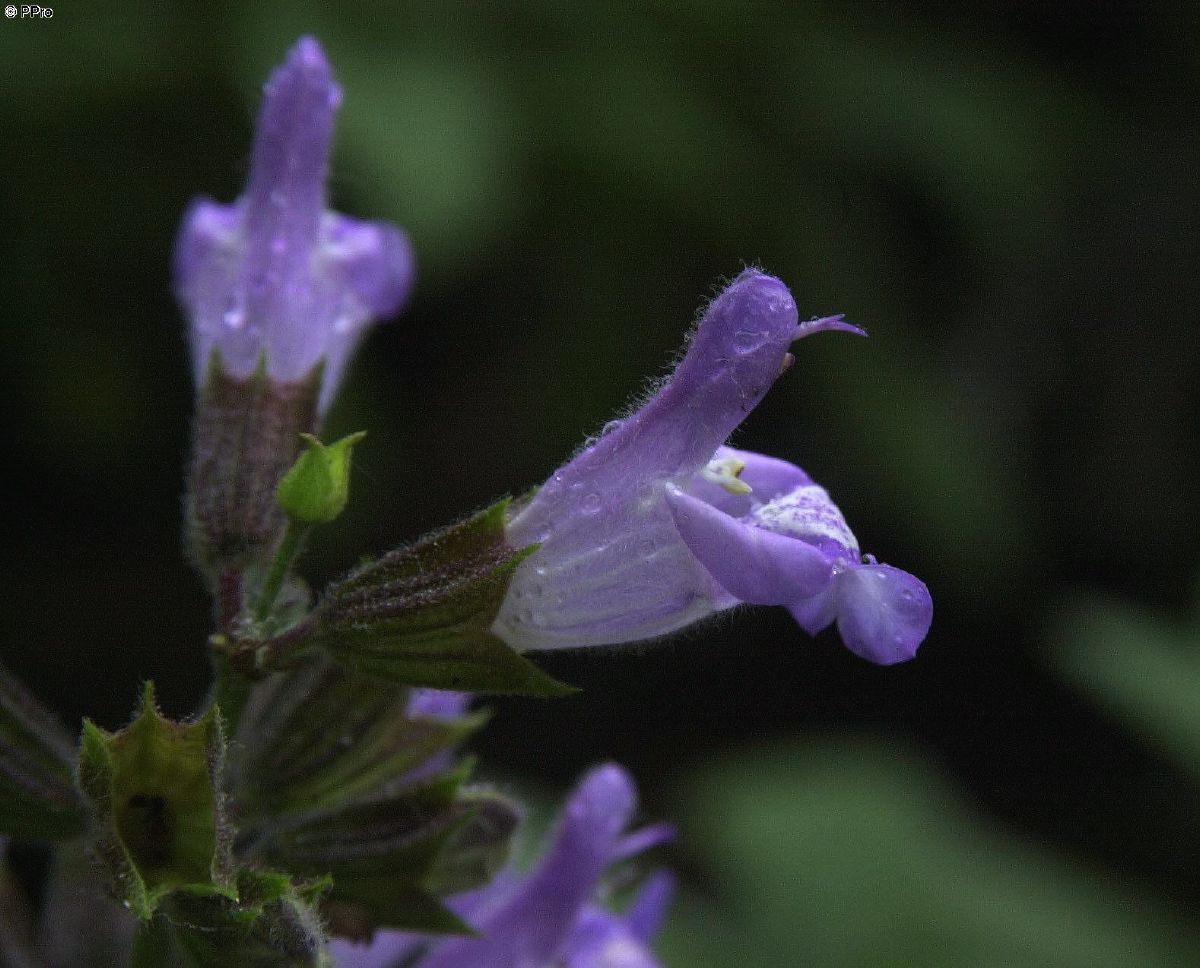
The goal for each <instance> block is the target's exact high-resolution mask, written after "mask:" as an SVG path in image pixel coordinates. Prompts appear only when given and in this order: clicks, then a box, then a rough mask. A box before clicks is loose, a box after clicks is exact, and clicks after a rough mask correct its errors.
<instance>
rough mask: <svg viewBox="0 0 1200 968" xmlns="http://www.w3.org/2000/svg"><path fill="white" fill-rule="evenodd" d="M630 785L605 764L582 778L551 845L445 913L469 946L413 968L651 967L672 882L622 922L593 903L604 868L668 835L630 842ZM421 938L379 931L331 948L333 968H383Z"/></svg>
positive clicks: (441, 945) (438, 944)
mask: <svg viewBox="0 0 1200 968" xmlns="http://www.w3.org/2000/svg"><path fill="white" fill-rule="evenodd" d="M636 803H637V800H636V793H635V791H634V786H633V781H632V780H631V779H630V777H629V775H628V774H627V773H626V772H625V771H624V770H623V769H621V768H620V767H619V766H615V765H613V764H608V765H605V766H600V767H597V768H596V769H594V770H592V771H591V772H590V773H588V774H587V775H586V776H585V777H584V778H583V780H582V781H581V782H580V784H579V786H578V787H576V789H575V790H574V792H573V793H572V794H571V796H570V798H569V799H568V800H567V805H566V808H565V809H564V811H563V817H562V820H561V822H560V824H559V827H558V831H557V833H556V834H555V836H554V839H553V841H552V843H551V845H550V847H549V849H548V850H547V851H546V853H545V855H544V856H543V857H542V859H541V861H540V862H539V863H538V864H537V865H536V866H535V867H534V868H533V870H531V871H530V872H528V873H527V874H524V875H522V874H518V873H517V872H515V871H513V870H511V869H509V870H506V871H504V872H502V873H501V874H500V875H499V876H498V877H497V878H496V879H495V880H493V881H492V883H490V884H488V885H487V886H486V887H484V888H481V889H480V890H478V891H474V892H472V893H470V894H464V895H461V896H459V897H457V898H454V899H452V900H451V902H450V906H451V907H452V908H454V910H455V911H456V912H457V913H458V914H459V915H460V916H461V917H462V918H463V919H464V920H465V921H467V922H468V923H469V924H470V925H471V926H472V927H474V928H475V929H476V931H478V932H479V937H477V938H448V939H445V940H441V941H435V942H433V943H432V944H431V945H430V946H429V948H428V949H427V950H426V951H425V952H424V954H423V956H422V957H420V958H419V959H418V960H416V961H415V962H406V963H411V964H413V965H415V966H417V968H560V966H562V968H658V965H659V963H658V961H657V960H656V959H655V958H654V955H653V953H652V951H651V947H650V945H651V941H652V940H653V938H654V936H655V934H657V932H658V929H659V927H660V926H661V922H662V918H663V915H664V913H665V911H666V908H667V905H668V904H669V902H670V899H671V894H672V893H673V886H674V885H673V880H672V878H671V877H670V875H668V874H665V873H660V874H658V875H656V876H653V877H651V878H649V879H648V880H647V881H646V883H645V884H644V885H643V886H642V889H641V891H640V892H639V894H638V896H637V897H636V898H635V899H634V901H633V903H632V904H631V905H630V906H629V907H628V909H627V910H626V911H625V912H624V913H621V914H617V913H614V912H613V911H611V910H609V909H607V908H605V907H603V906H601V905H600V904H599V903H598V902H597V900H596V897H597V893H598V891H599V890H600V888H601V886H602V882H603V878H604V875H605V873H606V871H607V870H608V868H609V867H611V866H612V865H613V864H615V863H618V862H620V861H622V860H624V859H626V858H628V857H630V856H632V855H634V854H637V853H640V852H641V851H643V850H646V849H648V848H650V847H653V846H655V845H656V844H659V843H661V842H663V841H665V840H668V839H670V838H671V837H672V836H673V831H672V830H671V828H670V827H668V826H666V825H659V826H653V827H647V828H643V829H641V830H638V831H635V832H633V833H631V834H626V833H625V828H626V827H627V826H628V825H629V822H630V821H631V820H632V818H633V813H634V810H635V808H636ZM428 943H429V939H428V938H423V937H420V936H417V935H412V934H404V933H401V932H395V931H381V932H378V933H377V934H376V936H375V938H374V940H373V941H372V942H371V944H370V945H367V946H362V945H355V944H351V943H349V942H344V941H335V942H332V943H331V944H330V946H329V950H330V953H331V954H332V955H333V956H334V958H335V961H336V964H337V965H339V966H340V968H390V966H393V965H396V964H398V963H400V962H401V960H402V959H411V958H412V957H414V956H415V955H416V954H417V953H418V952H419V951H420V950H421V949H422V947H423V946H424V945H426V944H428Z"/></svg>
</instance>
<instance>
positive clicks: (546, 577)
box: [493, 270, 932, 664]
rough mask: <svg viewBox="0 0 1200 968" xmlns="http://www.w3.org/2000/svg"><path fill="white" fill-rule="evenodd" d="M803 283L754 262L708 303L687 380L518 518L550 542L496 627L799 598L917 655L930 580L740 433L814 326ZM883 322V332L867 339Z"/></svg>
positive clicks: (515, 629)
mask: <svg viewBox="0 0 1200 968" xmlns="http://www.w3.org/2000/svg"><path fill="white" fill-rule="evenodd" d="M826 330H842V331H846V332H853V333H860V334H861V333H862V330H860V329H859V328H858V327H856V326H853V325H851V324H850V323H847V322H845V321H844V319H843V318H842V317H841V316H829V317H824V318H821V319H815V320H812V321H809V322H805V323H801V322H799V321H798V319H797V314H796V304H795V301H794V300H793V299H792V295H791V293H790V292H789V291H788V289H787V287H786V286H785V285H784V284H783V283H782V282H780V281H779V280H778V279H775V278H773V277H771V276H768V275H764V274H763V273H761V272H757V271H755V270H747V271H745V272H743V273H742V274H741V275H740V276H738V277H737V278H736V279H735V280H734V281H733V282H732V283H731V284H730V285H729V286H728V287H727V288H726V289H725V291H724V292H722V293H721V294H720V295H719V296H717V298H716V299H714V300H713V302H712V304H711V305H710V306H709V307H708V311H707V312H706V313H705V314H704V317H703V318H702V319H701V321H700V323H699V325H698V327H697V329H696V331H695V333H693V334H692V337H691V339H690V341H689V342H688V345H687V348H686V352H685V353H684V355H683V358H682V360H681V361H680V363H679V365H678V366H677V367H676V369H675V372H674V373H673V374H672V375H671V377H670V379H669V380H668V381H667V382H666V383H665V384H664V385H663V386H662V388H661V389H660V390H658V391H657V392H656V393H655V394H654V395H653V396H652V397H650V399H649V400H647V401H646V402H645V403H644V404H643V405H642V406H641V407H640V408H638V409H637V410H636V411H634V412H633V413H632V414H630V415H629V416H628V417H626V418H624V419H623V420H619V421H614V422H613V423H612V424H610V425H608V427H606V428H605V432H604V433H603V434H601V436H600V437H599V438H598V439H597V440H595V441H593V442H592V443H590V444H588V445H587V446H586V447H585V448H584V449H583V450H582V451H581V452H580V453H579V454H578V455H577V456H576V457H575V458H573V459H572V460H571V461H570V462H569V463H568V464H566V465H565V466H564V467H562V468H560V469H559V470H557V471H556V472H555V473H554V474H553V476H552V477H551V478H550V480H548V481H547V482H546V483H545V484H544V485H543V486H542V488H541V490H539V491H538V492H537V494H536V496H534V498H533V499H532V500H531V501H529V503H528V504H526V505H525V506H523V507H521V508H519V509H518V510H517V511H516V512H515V513H514V514H512V515H511V517H510V519H509V521H508V524H507V534H508V538H509V540H510V541H511V542H512V543H513V544H514V545H516V546H521V545H526V544H533V543H537V544H538V545H539V548H538V551H537V553H536V554H534V555H532V556H531V557H530V558H529V559H528V560H526V561H525V562H524V563H523V564H522V565H521V567H520V568H519V569H518V570H517V573H516V575H515V576H514V579H513V582H512V584H511V586H510V587H509V591H508V595H507V597H506V598H505V601H504V604H503V606H502V607H501V609H500V613H499V615H498V616H497V619H496V623H495V626H494V627H493V628H494V631H495V632H496V634H497V635H498V636H500V637H501V638H502V639H504V640H505V641H506V642H508V643H509V644H510V645H512V646H513V647H514V648H517V649H521V650H535V649H555V648H568V647H572V646H578V645H601V644H609V643H619V642H631V641H637V640H641V639H649V638H655V637H657V636H662V635H665V634H668V633H670V632H673V631H675V630H677V629H679V628H682V627H683V626H685V625H689V624H691V623H692V622H695V621H697V620H699V619H702V618H704V617H706V616H708V615H711V614H713V613H714V612H719V611H721V610H723V609H726V608H730V607H731V606H733V605H736V604H738V603H739V602H746V603H750V604H756V605H784V606H787V607H788V608H789V610H791V612H792V614H793V615H794V616H795V617H796V619H797V621H798V622H799V623H800V624H801V625H802V626H803V627H804V628H805V629H807V630H808V631H809V632H810V633H815V632H817V631H819V630H820V629H822V628H824V627H825V626H827V625H829V624H831V623H833V622H835V621H836V623H837V625H838V628H839V630H840V632H841V635H842V639H843V641H844V642H845V643H846V645H847V646H848V647H849V648H850V649H851V650H852V651H854V652H856V653H857V654H858V655H861V656H863V657H864V658H866V659H870V660H871V661H873V662H878V663H883V664H889V663H893V662H899V661H902V660H904V659H909V658H912V656H913V655H914V654H915V652H916V650H917V647H918V646H919V645H920V643H921V641H922V640H923V639H924V637H925V634H926V632H927V631H928V629H929V625H930V621H931V618H932V602H931V599H930V597H929V592H928V590H927V589H926V588H925V586H924V584H922V583H921V582H920V581H919V580H918V579H916V578H914V577H913V576H911V575H909V574H907V573H906V572H903V571H900V570H899V569H896V568H891V567H890V566H887V565H878V564H875V563H874V562H873V561H871V562H869V563H865V564H864V563H863V559H862V558H861V556H860V554H859V551H858V543H857V541H856V540H855V538H854V535H853V534H852V533H851V532H850V529H849V528H848V527H847V526H846V523H845V521H844V519H843V518H842V515H841V512H840V511H839V510H838V509H837V507H836V506H835V505H834V504H833V502H832V501H831V500H830V499H829V495H828V494H827V493H826V492H825V491H824V489H822V488H820V487H818V486H817V485H815V484H813V482H812V481H811V480H810V479H809V478H808V475H806V474H805V473H804V472H803V471H802V470H800V468H798V467H795V466H793V465H791V464H788V463H786V462H784V461H779V460H775V459H773V458H770V457H766V456H763V455H760V454H754V453H750V452H748V451H736V450H733V449H731V448H728V447H725V446H724V444H725V441H726V439H727V438H728V437H729V435H730V434H731V433H732V432H733V431H734V430H735V429H736V428H737V426H738V425H739V424H740V423H741V422H742V420H744V419H745V417H746V416H747V415H748V414H749V413H750V411H751V410H753V409H754V407H755V406H757V405H758V403H759V401H761V400H762V398H763V397H764V396H765V395H766V392H767V390H769V389H770V387H771V385H772V384H773V383H774V382H775V380H776V378H777V377H779V376H780V374H781V373H782V372H783V371H785V370H786V369H787V368H788V367H789V365H790V363H791V356H790V354H789V352H788V348H789V347H790V346H791V344H792V343H793V342H794V341H795V340H797V339H800V338H802V337H804V336H808V335H810V334H812V333H817V332H822V331H826ZM864 335H865V334H864Z"/></svg>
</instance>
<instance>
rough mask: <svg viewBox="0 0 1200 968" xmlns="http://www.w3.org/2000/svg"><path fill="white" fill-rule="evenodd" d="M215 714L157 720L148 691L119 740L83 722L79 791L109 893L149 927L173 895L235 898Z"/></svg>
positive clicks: (214, 711)
mask: <svg viewBox="0 0 1200 968" xmlns="http://www.w3.org/2000/svg"><path fill="white" fill-rule="evenodd" d="M224 753H225V743H224V738H223V735H222V729H221V721H220V713H219V711H218V709H217V707H216V706H213V707H211V708H210V709H209V711H208V712H207V713H206V714H205V715H204V716H203V717H202V718H201V719H199V720H197V721H196V722H194V723H175V722H172V721H170V720H168V719H166V718H165V717H163V715H162V714H161V713H159V711H158V709H157V708H156V707H155V704H154V688H153V685H152V684H151V683H147V684H146V686H145V689H144V692H143V698H142V707H141V710H140V712H139V714H138V716H137V717H136V718H135V719H134V720H133V722H132V723H130V724H129V725H128V726H126V727H125V728H124V729H122V730H120V731H119V732H117V733H108V732H106V731H105V730H103V729H101V728H100V727H98V726H96V725H95V724H94V723H92V722H90V721H87V720H85V721H84V729H83V742H82V747H81V750H80V758H79V786H80V789H81V790H82V791H83V793H84V795H85V796H86V798H87V799H88V801H89V803H90V806H91V808H92V811H93V813H94V815H95V819H96V821H97V824H96V826H97V834H96V836H97V841H96V845H95V846H96V851H97V853H98V854H99V856H100V858H101V859H102V861H103V862H104V864H105V866H106V868H107V871H108V874H109V878H110V891H111V893H112V894H113V896H114V897H116V898H117V899H118V900H120V901H123V902H125V903H127V904H128V906H129V908H130V910H132V911H133V913H134V914H136V915H137V916H138V917H139V918H142V919H143V920H146V919H148V918H150V916H151V915H152V914H153V913H154V910H155V908H156V907H157V905H158V902H159V901H160V899H161V898H162V897H164V896H165V895H166V894H167V893H168V892H170V891H172V890H173V889H175V888H182V887H187V888H189V889H191V890H193V891H199V892H202V893H213V894H224V895H227V896H230V897H234V896H236V891H235V889H234V883H233V870H232V858H231V852H230V842H231V838H232V829H231V827H230V826H229V823H228V821H227V819H226V817H225V812H224V804H223V795H222V794H221V792H220V779H219V778H220V774H221V769H222V762H223V758H224Z"/></svg>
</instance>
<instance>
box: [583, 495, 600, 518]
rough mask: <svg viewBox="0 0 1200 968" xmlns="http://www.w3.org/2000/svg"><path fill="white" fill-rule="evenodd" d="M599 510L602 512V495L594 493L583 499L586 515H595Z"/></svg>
mask: <svg viewBox="0 0 1200 968" xmlns="http://www.w3.org/2000/svg"><path fill="white" fill-rule="evenodd" d="M599 510H600V495H599V494H595V493H592V494H589V495H588V496H587V497H585V498H584V499H583V513H584V514H595V513H596V512H597V511H599Z"/></svg>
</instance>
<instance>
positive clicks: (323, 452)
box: [275, 431, 366, 524]
mask: <svg viewBox="0 0 1200 968" xmlns="http://www.w3.org/2000/svg"><path fill="white" fill-rule="evenodd" d="M300 436H301V437H303V438H304V440H305V442H306V443H307V444H308V450H306V451H304V453H302V454H301V455H300V456H299V457H298V458H297V459H296V463H294V464H293V465H292V469H291V470H289V471H288V472H287V473H286V474H285V475H284V476H283V480H281V481H280V482H279V488H278V489H277V490H276V492H275V493H276V498H277V499H278V501H279V506H280V507H281V508H283V510H284V511H285V512H287V515H288V517H290V518H291V519H292V520H293V521H303V522H305V523H306V524H328V523H329V522H330V521H332V520H333V519H334V518H336V517H337V516H338V515H339V514H341V513H342V510H343V509H344V508H345V507H346V501H347V500H349V497H350V451H351V450H352V449H353V448H354V445H355V444H357V443H358V442H359V441H360V440H362V439H363V438H364V437H365V436H366V432H365V431H359V432H358V433H356V434H350V435H349V436H348V437H343V438H342V439H341V440H339V441H336V442H335V443H332V444H329V445H328V446H326V445H325V444H323V443H321V442H320V441H319V440H317V438H316V437H314V436H313V435H312V434H301V435H300Z"/></svg>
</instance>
